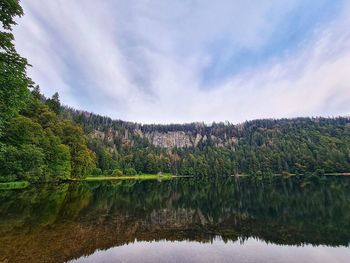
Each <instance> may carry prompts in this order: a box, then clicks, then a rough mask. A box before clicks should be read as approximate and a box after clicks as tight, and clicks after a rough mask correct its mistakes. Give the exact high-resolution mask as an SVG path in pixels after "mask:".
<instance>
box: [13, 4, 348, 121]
mask: <svg viewBox="0 0 350 263" xmlns="http://www.w3.org/2000/svg"><path fill="white" fill-rule="evenodd" d="M22 5H23V7H24V11H25V16H24V17H22V18H21V19H19V21H18V22H19V25H18V26H17V27H16V29H15V36H16V45H17V48H18V50H19V52H20V53H21V54H22V55H23V56H25V57H27V58H28V59H29V61H30V63H31V64H32V65H33V67H32V68H31V69H30V70H29V74H30V76H31V77H32V78H33V80H34V81H35V82H36V83H37V84H39V85H40V87H41V89H42V91H43V92H44V93H45V95H47V96H51V95H52V94H53V93H54V92H55V91H58V92H59V93H60V96H61V100H62V102H63V103H64V104H68V105H70V106H73V107H75V108H78V109H85V110H88V111H92V112H95V113H99V114H102V115H108V116H110V117H112V118H118V119H123V120H129V121H138V122H143V123H174V122H192V121H205V122H212V121H225V120H228V121H231V122H233V123H238V122H242V121H245V120H250V119H256V118H281V117H297V116H320V115H322V116H338V115H349V112H350V30H349V28H350V15H349V14H350V3H349V2H348V1H345V0H289V1H281V0H269V1H247V0H217V1H210V0H179V1H170V0H114V1H113V0H105V1H97V0H84V1H69V0H55V1H47V0H31V1H22Z"/></svg>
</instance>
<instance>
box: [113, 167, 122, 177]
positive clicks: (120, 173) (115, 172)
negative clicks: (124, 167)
mask: <svg viewBox="0 0 350 263" xmlns="http://www.w3.org/2000/svg"><path fill="white" fill-rule="evenodd" d="M112 176H123V172H122V171H121V170H119V169H115V170H114V171H113V173H112Z"/></svg>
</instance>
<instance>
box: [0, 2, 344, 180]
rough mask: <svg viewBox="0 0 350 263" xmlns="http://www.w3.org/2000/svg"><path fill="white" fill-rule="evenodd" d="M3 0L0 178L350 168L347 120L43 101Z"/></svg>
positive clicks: (13, 7)
mask: <svg viewBox="0 0 350 263" xmlns="http://www.w3.org/2000/svg"><path fill="white" fill-rule="evenodd" d="M0 3H1V12H0V22H1V23H2V30H1V32H0V88H1V89H0V181H16V180H28V181H59V180H66V179H71V178H84V177H86V176H88V175H96V176H97V175H121V174H127V175H134V174H136V173H151V174H156V173H173V174H180V175H195V176H206V177H210V176H227V175H232V174H255V175H261V174H273V173H298V174H308V173H315V172H317V173H319V174H322V173H335V172H337V173H339V172H350V119H349V118H297V119H281V120H256V121H249V122H246V123H242V124H239V125H233V124H230V123H213V124H211V125H205V124H204V123H191V124H170V125H141V124H137V123H133V122H125V121H120V120H112V119H111V118H108V117H102V116H99V115H95V114H92V113H88V112H84V111H78V110H74V109H71V108H69V107H66V106H62V105H61V104H60V100H59V95H58V94H57V93H56V94H54V95H53V96H52V98H50V99H47V98H45V97H44V96H43V95H42V94H41V93H40V90H39V87H38V86H35V85H34V83H33V81H32V80H31V79H30V78H29V77H28V76H27V73H26V69H27V67H28V66H29V64H28V62H27V60H26V59H25V58H22V57H21V56H20V55H19V54H18V53H17V51H16V49H15V46H14V44H13V41H14V36H13V35H12V33H11V30H12V27H13V26H14V25H15V24H16V23H15V20H14V18H15V17H17V16H21V15H22V14H23V10H22V8H21V7H20V5H19V4H18V1H1V2H0ZM43 70H44V69H43Z"/></svg>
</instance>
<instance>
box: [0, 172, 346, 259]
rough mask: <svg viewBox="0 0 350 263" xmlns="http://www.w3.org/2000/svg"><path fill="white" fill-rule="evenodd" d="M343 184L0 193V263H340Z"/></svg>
mask: <svg viewBox="0 0 350 263" xmlns="http://www.w3.org/2000/svg"><path fill="white" fill-rule="evenodd" d="M349 242H350V178H328V179H323V180H320V179H307V180H306V179H300V178H289V179H283V178H274V179H269V180H256V179H250V178H241V179H240V180H239V181H237V180H235V179H233V178H228V179H222V180H208V181H206V180H195V179H176V180H172V181H164V182H157V181H122V182H113V183H111V182H86V183H74V184H61V185H56V186H41V187H32V188H28V189H24V190H12V191H0V262H15V263H16V262H66V261H72V262H259V263H262V262H269V263H270V262H288V263H289V262H298V263H303V262H305V263H306V262H318V263H323V262H327V263H328V262H335V263H337V262H340V263H343V262H344V263H345V262H346V263H348V262H350V248H349Z"/></svg>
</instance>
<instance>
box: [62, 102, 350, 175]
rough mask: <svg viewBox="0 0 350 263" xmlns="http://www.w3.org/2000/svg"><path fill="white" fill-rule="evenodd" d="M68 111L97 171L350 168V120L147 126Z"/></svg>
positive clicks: (203, 172)
mask: <svg viewBox="0 0 350 263" xmlns="http://www.w3.org/2000/svg"><path fill="white" fill-rule="evenodd" d="M61 114H62V115H63V116H65V118H70V119H72V120H74V121H75V122H77V123H79V124H81V125H82V126H83V128H84V131H85V133H86V134H87V136H88V138H89V142H90V143H89V145H90V148H91V149H93V151H94V152H95V153H96V157H97V167H98V168H97V170H95V173H96V174H100V173H103V174H106V173H107V174H108V173H112V171H113V170H114V169H121V170H126V169H130V168H131V169H135V170H136V171H137V172H147V173H157V172H171V173H174V174H181V175H197V176H225V175H232V174H272V173H283V172H288V173H297V174H307V173H315V172H316V171H317V172H318V173H335V172H349V171H350V118H341V117H339V118H296V119H280V120H268V119H267V120H255V121H249V122H245V123H242V124H239V125H233V124H230V123H213V124H212V125H205V124H203V123H192V124H184V125H180V124H177V125H141V124H137V123H130V122H123V121H120V120H117V121H113V120H112V119H110V118H108V117H102V116H99V115H95V114H91V113H87V112H82V111H76V110H72V109H69V108H63V109H62V113H61Z"/></svg>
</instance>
